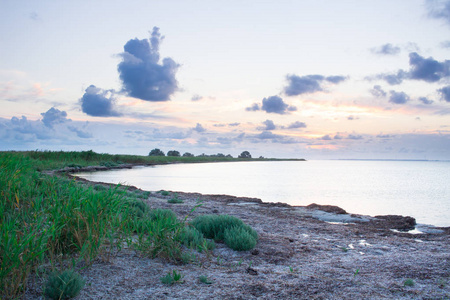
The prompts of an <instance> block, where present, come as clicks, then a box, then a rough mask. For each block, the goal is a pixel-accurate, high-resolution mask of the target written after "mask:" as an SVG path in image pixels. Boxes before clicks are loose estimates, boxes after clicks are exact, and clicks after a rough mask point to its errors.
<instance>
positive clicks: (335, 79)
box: [284, 75, 347, 96]
mask: <svg viewBox="0 0 450 300" xmlns="http://www.w3.org/2000/svg"><path fill="white" fill-rule="evenodd" d="M286 79H287V81H288V85H287V86H286V87H285V88H284V93H285V94H286V95H288V96H297V95H301V94H306V93H315V92H321V91H323V87H322V86H321V84H322V83H323V82H324V81H327V82H330V83H333V84H338V83H340V82H342V81H344V80H346V79H347V78H346V77H345V76H328V77H325V76H322V75H306V76H297V75H287V76H286Z"/></svg>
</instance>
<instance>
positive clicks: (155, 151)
mask: <svg viewBox="0 0 450 300" xmlns="http://www.w3.org/2000/svg"><path fill="white" fill-rule="evenodd" d="M148 156H166V154H165V153H164V151H161V150H160V149H158V148H155V149H153V150H152V151H150V153H149V154H148ZM167 156H181V155H180V152H179V151H177V150H170V151H168V152H167ZM183 157H195V155H194V154H192V153H190V152H185V153H183ZM197 157H229V158H233V156H231V154H227V155H225V154H223V153H217V154H210V155H208V154H205V153H202V154H200V155H197ZM238 158H252V155H251V154H250V152H248V151H243V152H242V153H241V154H239V156H238ZM260 158H261V157H260Z"/></svg>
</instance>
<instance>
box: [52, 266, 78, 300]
mask: <svg viewBox="0 0 450 300" xmlns="http://www.w3.org/2000/svg"><path fill="white" fill-rule="evenodd" d="M83 286H84V280H83V278H82V277H81V276H80V274H78V273H76V272H75V271H73V270H66V271H63V272H53V273H51V274H50V276H49V277H48V279H47V282H46V283H45V287H44V294H45V296H46V297H47V298H50V299H70V298H74V297H76V296H77V295H78V294H79V293H80V291H81V289H82V288H83Z"/></svg>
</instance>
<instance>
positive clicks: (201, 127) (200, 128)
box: [192, 123, 206, 133]
mask: <svg viewBox="0 0 450 300" xmlns="http://www.w3.org/2000/svg"><path fill="white" fill-rule="evenodd" d="M192 129H193V130H194V131H197V132H198V133H202V132H205V131H206V129H205V128H204V127H203V126H202V124H200V123H197V125H196V126H195V127H194V128H192Z"/></svg>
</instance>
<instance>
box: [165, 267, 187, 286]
mask: <svg viewBox="0 0 450 300" xmlns="http://www.w3.org/2000/svg"><path fill="white" fill-rule="evenodd" d="M160 280H161V282H162V283H163V284H167V285H173V284H175V283H183V275H181V274H180V273H178V272H177V271H175V270H173V271H172V273H170V272H169V273H167V274H166V276H164V277H161V278H160Z"/></svg>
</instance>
